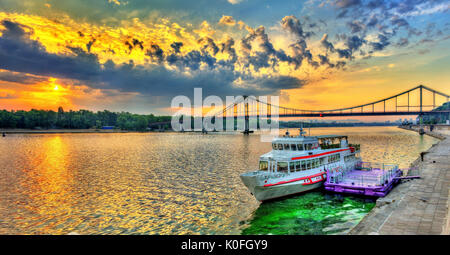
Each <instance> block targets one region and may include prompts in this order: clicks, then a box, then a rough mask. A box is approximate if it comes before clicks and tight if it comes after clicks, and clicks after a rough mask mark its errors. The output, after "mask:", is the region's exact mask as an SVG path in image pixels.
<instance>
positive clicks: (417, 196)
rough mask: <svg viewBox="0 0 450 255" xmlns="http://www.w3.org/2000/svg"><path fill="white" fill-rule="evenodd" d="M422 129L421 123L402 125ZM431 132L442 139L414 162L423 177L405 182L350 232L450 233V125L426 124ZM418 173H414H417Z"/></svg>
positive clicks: (358, 233) (356, 233)
mask: <svg viewBox="0 0 450 255" xmlns="http://www.w3.org/2000/svg"><path fill="white" fill-rule="evenodd" d="M402 128H404V129H409V130H412V131H418V130H419V127H418V126H414V125H412V126H406V127H402ZM422 128H424V131H425V133H426V134H427V135H431V136H433V137H436V138H439V139H441V140H442V141H440V142H439V143H437V144H435V145H433V146H432V147H431V148H430V149H429V150H428V151H427V152H425V153H424V160H423V161H422V160H421V158H420V157H419V158H418V159H417V160H416V161H415V162H413V163H412V165H411V167H412V168H417V171H418V173H419V174H420V176H421V178H420V179H414V180H408V181H402V183H401V184H399V185H397V187H395V188H394V189H393V190H392V191H391V192H390V193H389V194H388V195H387V196H386V197H384V198H380V199H378V200H377V202H376V206H375V208H374V209H373V210H372V211H371V212H370V213H369V214H367V215H366V216H365V217H364V218H363V219H362V220H361V222H360V223H359V224H358V225H356V226H355V227H354V228H353V229H352V230H350V231H349V234H350V235H370V234H380V235H405V234H406V235H408V234H410V235H421V234H422V235H440V234H447V235H448V234H450V211H449V206H450V194H449V191H450V127H449V126H446V125H442V126H434V127H433V131H432V132H431V131H430V126H424V127H422ZM416 174H417V172H413V171H412V173H410V175H416Z"/></svg>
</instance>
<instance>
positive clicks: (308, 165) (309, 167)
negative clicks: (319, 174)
mask: <svg viewBox="0 0 450 255" xmlns="http://www.w3.org/2000/svg"><path fill="white" fill-rule="evenodd" d="M306 169H307V170H308V169H311V160H307V161H306Z"/></svg>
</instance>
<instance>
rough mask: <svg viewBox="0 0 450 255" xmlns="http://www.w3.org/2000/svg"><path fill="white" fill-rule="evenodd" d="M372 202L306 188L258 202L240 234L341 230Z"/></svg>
mask: <svg viewBox="0 0 450 255" xmlns="http://www.w3.org/2000/svg"><path fill="white" fill-rule="evenodd" d="M374 206H375V201H374V200H371V199H364V198H358V197H351V196H342V195H334V194H327V193H324V192H309V193H305V194H304V195H302V196H295V197H290V198H287V199H283V200H277V201H272V202H267V203H263V204H261V205H260V207H259V208H258V209H257V210H256V211H255V213H254V215H253V218H252V219H250V220H249V221H248V227H247V228H245V229H244V230H243V231H242V234H244V235H258V234H273V235H323V234H343V233H345V232H346V231H348V230H349V229H350V228H351V227H352V226H354V225H355V224H357V223H358V222H359V221H360V220H361V219H362V218H363V217H364V215H366V214H367V213H368V212H369V211H370V210H371V209H372V208H373V207H374Z"/></svg>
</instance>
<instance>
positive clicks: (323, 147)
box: [320, 144, 341, 150]
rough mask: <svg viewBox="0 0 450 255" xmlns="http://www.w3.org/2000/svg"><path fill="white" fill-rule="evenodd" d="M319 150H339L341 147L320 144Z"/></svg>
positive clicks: (338, 145)
mask: <svg viewBox="0 0 450 255" xmlns="http://www.w3.org/2000/svg"><path fill="white" fill-rule="evenodd" d="M320 148H321V149H322V150H327V149H336V148H341V145H340V144H321V145H320Z"/></svg>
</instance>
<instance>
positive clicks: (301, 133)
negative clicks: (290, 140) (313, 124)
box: [299, 122, 306, 136]
mask: <svg viewBox="0 0 450 255" xmlns="http://www.w3.org/2000/svg"><path fill="white" fill-rule="evenodd" d="M300 123H301V126H300V128H299V131H300V132H299V136H303V135H304V134H305V133H306V132H305V131H303V122H300Z"/></svg>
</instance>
